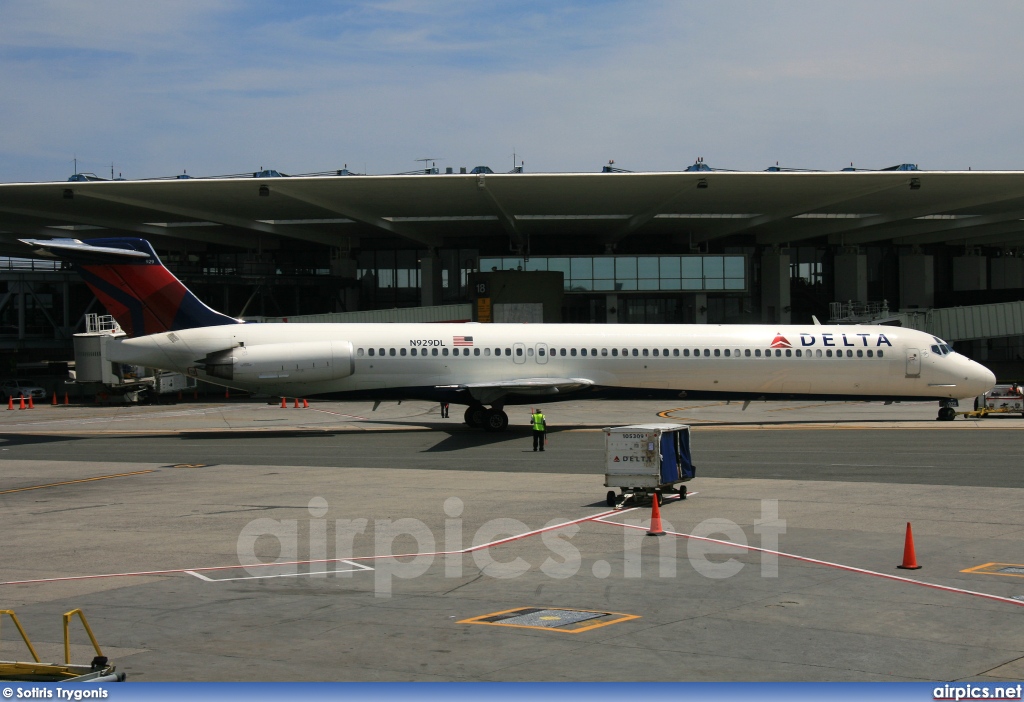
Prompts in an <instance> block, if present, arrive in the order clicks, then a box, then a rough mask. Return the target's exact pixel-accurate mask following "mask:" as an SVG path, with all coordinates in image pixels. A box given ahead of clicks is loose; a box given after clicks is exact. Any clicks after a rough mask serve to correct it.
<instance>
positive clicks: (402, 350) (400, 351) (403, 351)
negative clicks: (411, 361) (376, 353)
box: [398, 349, 406, 356]
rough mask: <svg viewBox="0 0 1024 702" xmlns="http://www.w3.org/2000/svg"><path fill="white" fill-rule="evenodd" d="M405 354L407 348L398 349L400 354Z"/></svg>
mask: <svg viewBox="0 0 1024 702" xmlns="http://www.w3.org/2000/svg"><path fill="white" fill-rule="evenodd" d="M405 354H406V349H398V355H400V356H404V355H405Z"/></svg>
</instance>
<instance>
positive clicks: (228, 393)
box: [224, 388, 231, 400]
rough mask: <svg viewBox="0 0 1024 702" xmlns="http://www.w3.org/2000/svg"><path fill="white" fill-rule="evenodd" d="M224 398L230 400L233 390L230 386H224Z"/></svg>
mask: <svg viewBox="0 0 1024 702" xmlns="http://www.w3.org/2000/svg"><path fill="white" fill-rule="evenodd" d="M224 399H225V400H230V399H231V390H230V389H229V388H224Z"/></svg>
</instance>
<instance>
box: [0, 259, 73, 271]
mask: <svg viewBox="0 0 1024 702" xmlns="http://www.w3.org/2000/svg"><path fill="white" fill-rule="evenodd" d="M0 270H4V271H59V270H61V262H60V261H50V260H45V259H39V258H11V257H10V256H0Z"/></svg>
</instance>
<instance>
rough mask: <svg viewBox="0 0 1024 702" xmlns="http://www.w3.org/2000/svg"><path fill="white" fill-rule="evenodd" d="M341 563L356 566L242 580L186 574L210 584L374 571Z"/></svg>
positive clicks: (345, 562)
mask: <svg viewBox="0 0 1024 702" xmlns="http://www.w3.org/2000/svg"><path fill="white" fill-rule="evenodd" d="M341 563H344V564H345V565H350V566H354V567H352V568H346V569H343V570H339V569H335V570H317V571H312V572H309V573H277V574H274V575H248V576H245V577H241V578H208V577H206V576H205V575H203V574H202V573H197V572H195V571H194V570H186V571H184V572H186V573H188V574H189V575H194V576H195V577H197V578H199V579H200V580H204V581H206V582H208V583H224V582H228V581H231V580H267V579H269V578H301V577H304V576H310V575H328V574H331V573H358V572H365V571H368V570H373V568H371V567H370V566H368V565H363V564H362V563H353V562H352V561H341ZM261 565H266V566H274V565H279V564H277V563H265V564H261Z"/></svg>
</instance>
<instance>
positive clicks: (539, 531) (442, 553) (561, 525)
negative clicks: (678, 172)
mask: <svg viewBox="0 0 1024 702" xmlns="http://www.w3.org/2000/svg"><path fill="white" fill-rule="evenodd" d="M626 511H628V510H626ZM621 513H622V510H608V511H606V512H601V513H599V514H594V515H591V516H589V517H580V518H579V519H573V520H570V521H568V522H561V523H559V524H552V525H551V526H548V527H543V528H541V529H534V530H532V531H527V532H523V533H522V534H516V535H515V536H510V537H507V538H504V539H498V540H496V541H489V542H487V543H485V544H477V545H476V546H470V547H469V548H463V549H459V550H457V551H431V552H427V553H400V554H393V555H382V556H352V557H350V558H322V559H317V560H309V561H286V562H283V563H252V564H249V565H230V566H207V567H203V568H173V569H169V570H141V571H135V572H131V573H99V574H96V575H71V576H67V577H63V578H37V579H34V580H9V581H7V582H0V585H38V584H42V583H57V582H67V581H69V580H97V579H101V578H133V577H144V576H147V575H150V576H152V575H175V574H177V573H187V572H188V571H194V572H206V571H211V570H237V569H239V568H273V567H280V566H286V565H311V564H314V563H340V562H343V561H375V560H380V559H384V558H415V557H417V556H431V557H432V556H448V555H457V554H462V553H473V552H474V551H482V550H484V549H488V548H492V547H494V546H501V545H502V544H507V543H511V542H513V541H520V540H522V539H525V538H528V537H530V536H536V535H537V534H543V533H545V532H548V531H555V530H557V529H564V528H565V527H567V526H572V525H573V524H582V523H583V522H592V521H596V520H598V519H600V518H602V517H607V516H610V515H612V514H621ZM604 523H605V524H610V523H612V522H604Z"/></svg>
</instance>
